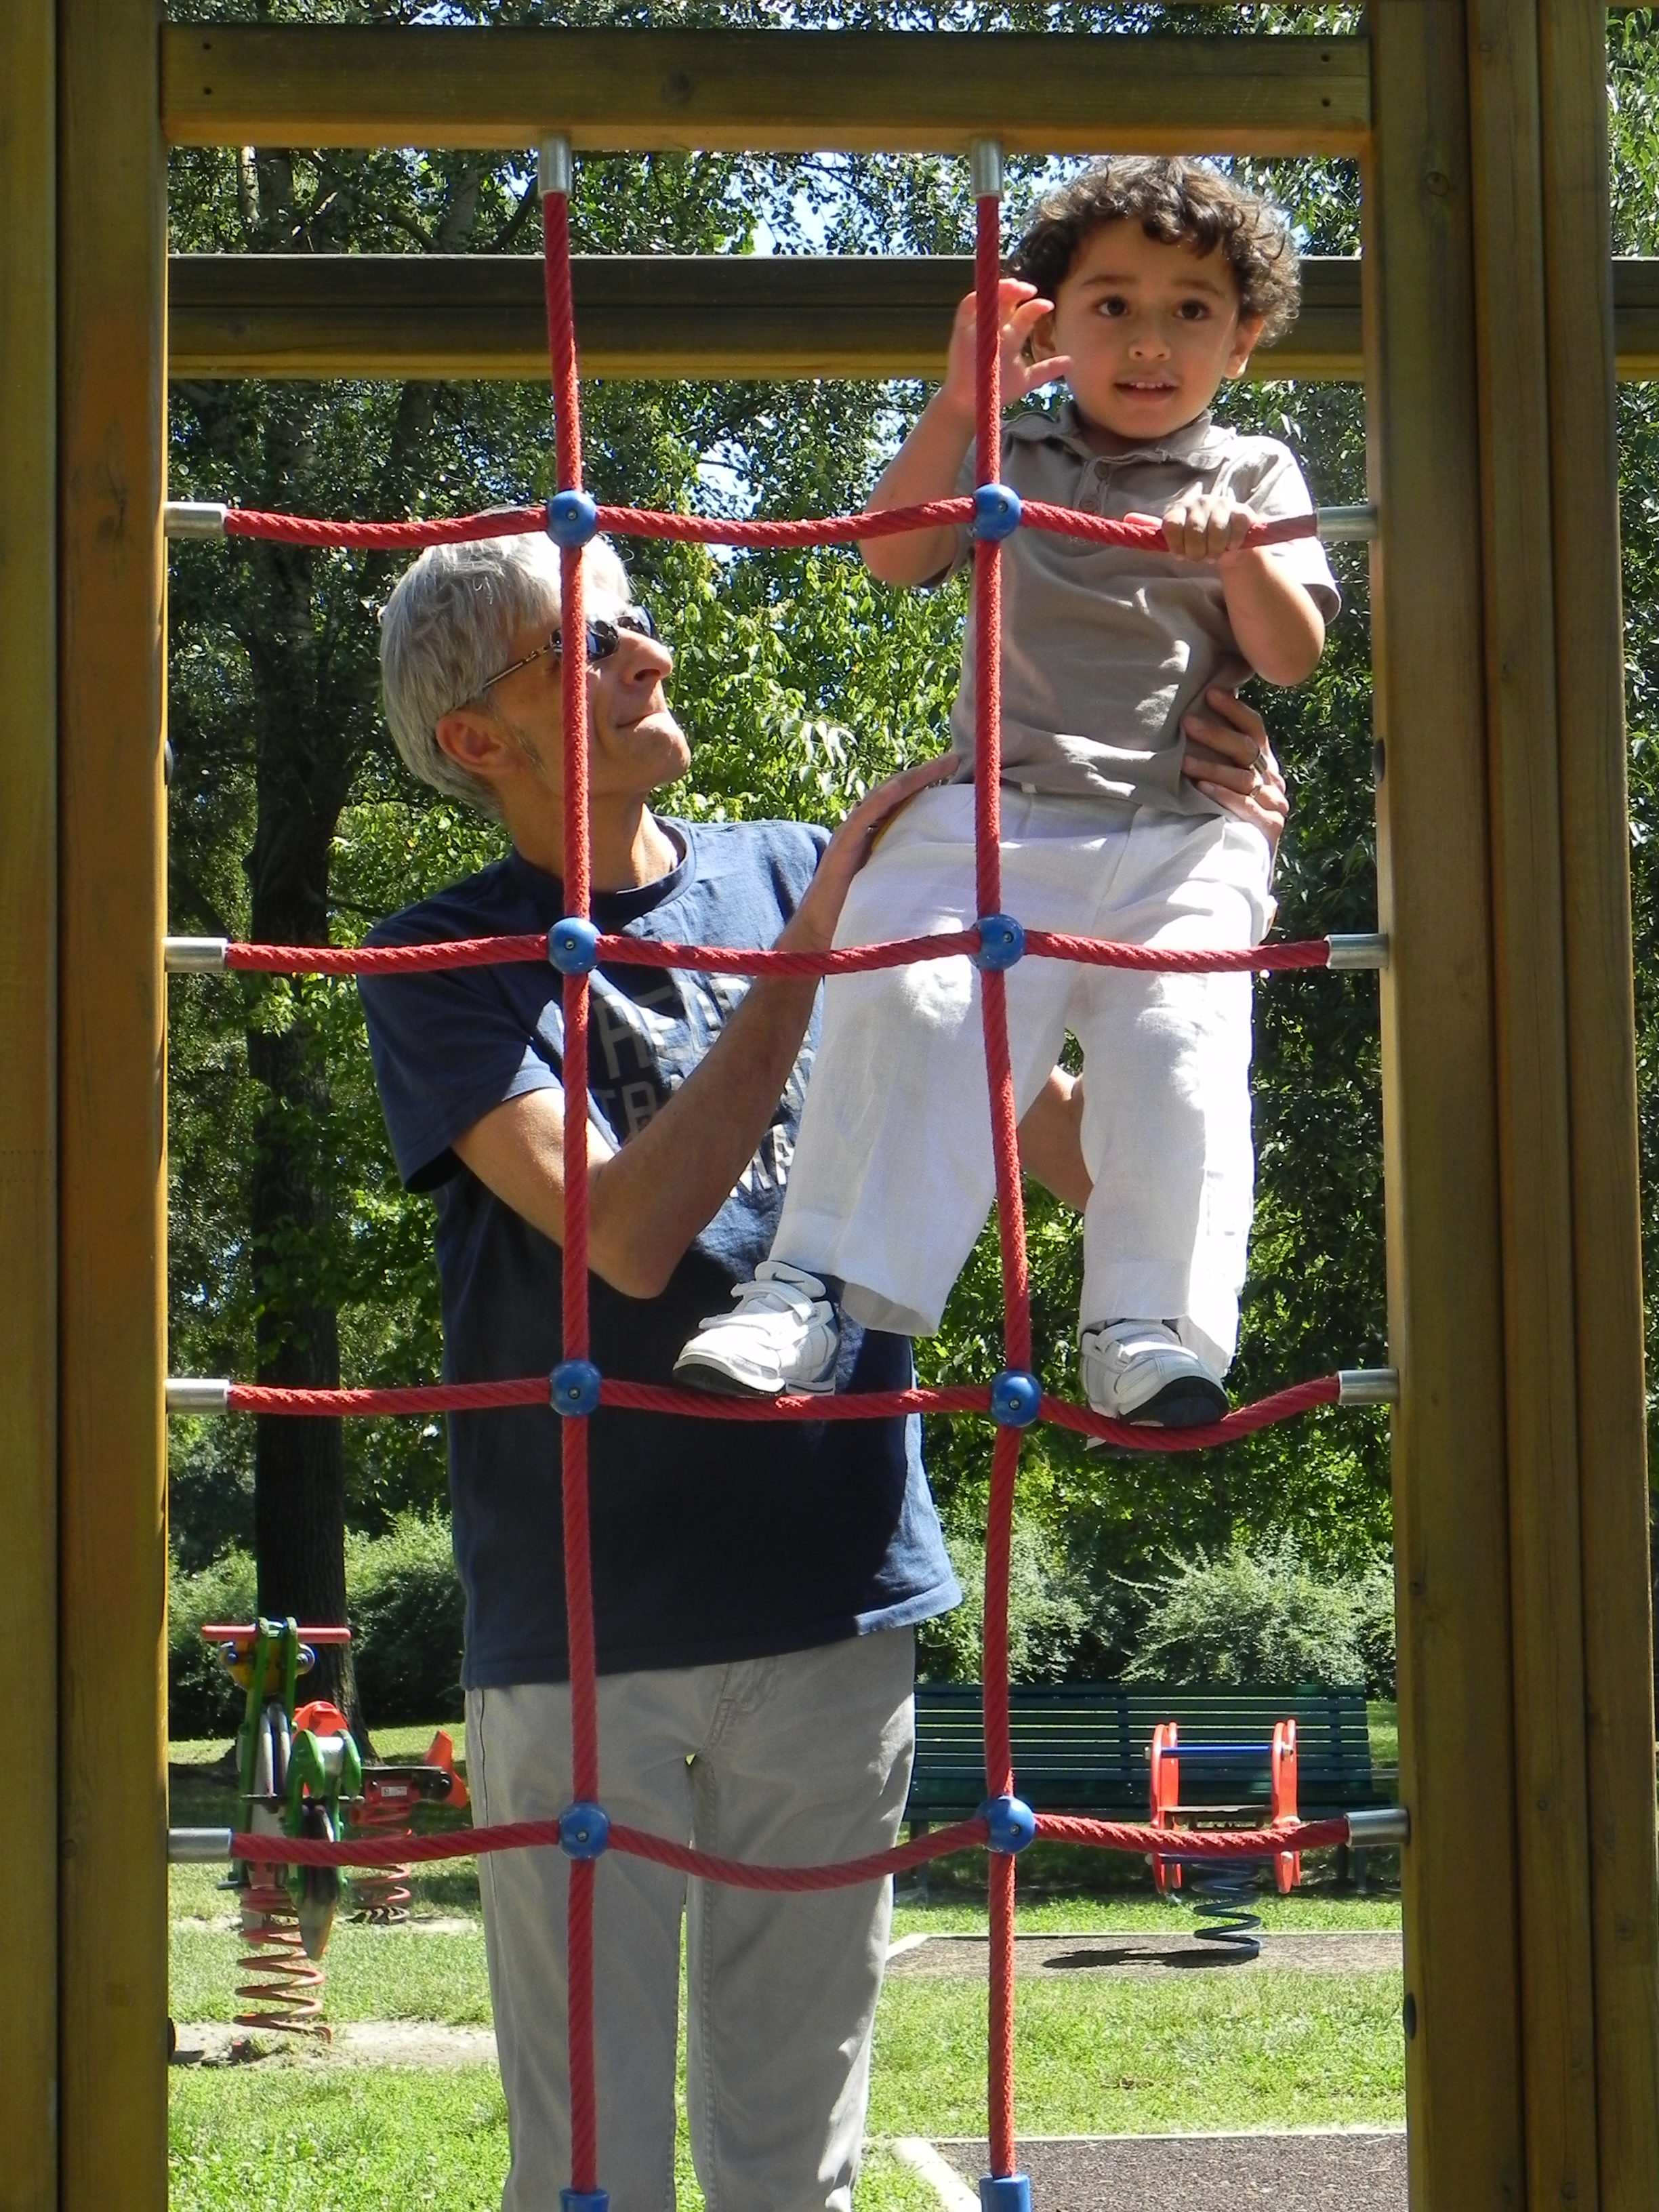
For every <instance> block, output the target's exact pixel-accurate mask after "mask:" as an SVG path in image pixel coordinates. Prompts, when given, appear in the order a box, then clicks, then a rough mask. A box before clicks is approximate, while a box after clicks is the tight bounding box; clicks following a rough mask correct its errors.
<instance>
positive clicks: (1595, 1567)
mask: <svg viewBox="0 0 1659 2212" xmlns="http://www.w3.org/2000/svg"><path fill="white" fill-rule="evenodd" d="M1539 36H1540V55H1539V66H1538V81H1539V83H1540V86H1541V143H1542V162H1541V168H1542V182H1543V189H1542V200H1543V207H1544V265H1545V270H1546V274H1547V295H1546V335H1547V345H1548V355H1549V442H1550V495H1551V518H1552V524H1553V552H1554V561H1555V624H1554V643H1555V663H1556V687H1557V697H1558V700H1559V715H1558V732H1557V735H1558V744H1559V760H1560V770H1559V784H1560V815H1561V818H1560V837H1561V884H1562V905H1563V924H1564V941H1565V985H1566V1015H1565V1027H1566V1041H1567V1075H1568V1085H1569V1102H1570V1107H1571V1188H1572V1206H1573V1246H1574V1297H1575V1304H1576V1316H1577V1326H1576V1328H1575V1330H1574V1332H1573V1342H1574V1350H1575V1353H1576V1357H1577V1367H1578V1437H1577V1443H1578V1468H1579V1500H1578V1503H1579V1516H1580V1539H1579V1549H1580V1557H1581V1560H1582V1568H1583V1588H1584V1603H1583V1618H1584V1700H1585V1706H1584V1709H1585V1723H1586V1756H1587V1761H1588V1777H1589V1854H1590V1857H1589V1873H1590V1899H1589V1906H1590V1929H1591V1939H1592V1945H1593V1959H1594V1967H1595V1973H1594V2002H1595V2100H1596V2140H1597V2160H1598V2166H1599V2176H1600V2184H1601V2204H1602V2206H1603V2208H1604V2212H1647V2208H1650V2207H1651V2206H1652V2205H1654V2204H1656V2203H1659V1909H1656V1906H1659V1869H1656V1864H1655V1844H1654V1819H1653V1803H1654V1762H1653V1663H1652V1624H1651V1618H1650V1614H1651V1597H1650V1588H1649V1583H1648V1571H1647V1557H1648V1553H1647V1545H1648V1483H1647V1466H1646V1435H1645V1423H1644V1389H1643V1374H1642V1251H1641V1218H1640V1201H1639V1197H1638V1186H1637V1139H1636V1054H1635V1035H1634V1028H1635V1023H1634V1012H1633V1008H1632V989H1631V981H1632V955H1631V927H1630V828H1629V808H1628V793H1627V789H1626V750H1625V720H1624V697H1623V684H1622V681H1621V678H1622V662H1623V635H1622V629H1621V623H1620V574H1619V513H1618V484H1617V454H1616V447H1615V440H1614V414H1613V357H1612V314H1611V297H1610V293H1611V288H1610V285H1609V283H1608V262H1607V255H1608V251H1609V246H1610V244H1611V238H1610V228H1611V227H1610V223H1609V220H1608V211H1607V19H1606V15H1605V13H1604V12H1603V10H1602V9H1601V7H1600V6H1599V5H1597V4H1596V0H1540V5H1539ZM1580 2201H1581V2203H1582V2201H1583V2198H1582V2194H1581V2200H1580Z"/></svg>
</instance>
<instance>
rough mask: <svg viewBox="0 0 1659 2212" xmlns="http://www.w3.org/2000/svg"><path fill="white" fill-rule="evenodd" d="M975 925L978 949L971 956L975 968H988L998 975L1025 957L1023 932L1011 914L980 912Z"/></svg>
mask: <svg viewBox="0 0 1659 2212" xmlns="http://www.w3.org/2000/svg"><path fill="white" fill-rule="evenodd" d="M977 927H978V929H979V951H977V952H975V954H974V955H973V956H972V957H973V963H974V965H975V968H988V969H991V970H992V971H993V973H994V974H998V975H1000V973H1001V971H1002V970H1003V969H1005V968H1012V966H1013V964H1014V963H1015V961H1016V960H1023V959H1024V957H1025V932H1024V929H1023V928H1022V927H1020V925H1019V923H1018V922H1017V921H1015V920H1014V917H1013V916H1012V915H1011V914H982V915H981V916H980V918H979V922H978V925H977Z"/></svg>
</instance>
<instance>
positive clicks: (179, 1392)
mask: <svg viewBox="0 0 1659 2212" xmlns="http://www.w3.org/2000/svg"><path fill="white" fill-rule="evenodd" d="M167 1411H168V1413H228V1412H229V1411H230V1382H229V1378H228V1376H210V1375H169V1376H168V1377H167Z"/></svg>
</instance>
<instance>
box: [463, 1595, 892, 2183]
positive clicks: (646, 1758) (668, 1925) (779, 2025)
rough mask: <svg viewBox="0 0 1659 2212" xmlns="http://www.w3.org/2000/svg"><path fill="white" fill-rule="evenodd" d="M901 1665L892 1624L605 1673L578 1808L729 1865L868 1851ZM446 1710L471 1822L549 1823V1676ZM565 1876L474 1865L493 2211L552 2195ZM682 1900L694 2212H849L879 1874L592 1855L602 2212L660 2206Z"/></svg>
mask: <svg viewBox="0 0 1659 2212" xmlns="http://www.w3.org/2000/svg"><path fill="white" fill-rule="evenodd" d="M914 1682H915V1635H914V1633H913V1632H912V1631H910V1630H909V1629H891V1630H887V1631H885V1632H881V1633H879V1634H877V1635H872V1636H864V1637H857V1638H852V1639H850V1640H848V1641H847V1642H843V1643H840V1644H825V1645H823V1646H822V1647H821V1648H820V1649H818V1650H811V1651H799V1652H791V1653H788V1654H787V1655H786V1656H782V1657H780V1658H771V1659H755V1660H747V1661H743V1662H737V1663H734V1664H732V1665H730V1666H721V1667H692V1668H674V1669H667V1670H664V1671H662V1672H652V1673H641V1674H616V1675H606V1676H605V1677H603V1678H602V1680H601V1681H600V1684H599V1772H600V1781H601V1790H600V1795H601V1798H602V1802H604V1804H605V1808H606V1810H607V1811H608V1812H609V1813H610V1814H611V1819H612V1820H617V1821H622V1822H625V1823H627V1824H628V1825H629V1826H635V1827H641V1828H648V1829H651V1830H653V1831H654V1832H656V1833H657V1834H659V1835H665V1836H671V1837H673V1838H676V1839H677V1840H678V1841H681V1842H687V1841H689V1842H692V1843H695V1844H697V1845H698V1846H699V1847H700V1848H701V1849H702V1850H708V1851H715V1852H719V1853H721V1854H723V1855H724V1856H726V1857H730V1858H744V1859H752V1860H757V1861H761V1862H768V1861H769V1862H770V1863H773V1864H775V1865H781V1866H790V1865H795V1866H800V1865H808V1864H812V1863H817V1862H818V1861H823V1860H830V1859H842V1858H856V1857H862V1855H863V1854H864V1853H865V1852H866V1851H872V1850H884V1849H885V1848H886V1847H887V1846H888V1845H889V1844H892V1843H894V1842H895V1841H896V1839H897V1836H898V1830H899V1822H900V1820H901V1818H902V1814H903V1811H904V1801H905V1796H906V1794H907V1792H908V1789H909V1786H910V1759H911V1753H912V1750H913V1748H914V1744H915V1709H914V1705H913V1701H912V1693H913V1686H914ZM466 1711H467V1753H468V1778H469V1781H470V1783H471V1788H472V1790H473V1794H474V1797H475V1800H476V1802H477V1808H478V1818H479V1820H480V1821H481V1822H494V1821H498V1820H551V1819H556V1818H557V1816H558V1815H559V1814H560V1813H562V1811H563V1810H564V1808H565V1807H566V1805H567V1804H568V1802H570V1794H571V1791H570V1693H569V1691H568V1688H566V1687H565V1686H562V1685H556V1684H549V1683H526V1684H521V1685H520V1686H517V1687H515V1688H513V1689H506V1690H473V1691H471V1692H468V1695H467V1701H466ZM567 1874H568V1863H567V1861H566V1859H565V1857H564V1855H563V1853H562V1851H559V1850H537V1851H502V1852H499V1853H496V1854H494V1855H492V1856H490V1857H486V1858H483V1859H481V1860H480V1861H479V1863H478V1878H479V1882H480V1885H481V1887H482V1890H483V1911H484V1935H485V1940H486V1946H487V1948H488V1953H489V1989H490V1996H491V1999H492V2002H493V2004H494V2008H495V2039H496V2045H497V2049H498V2051H499V2053H500V2057H501V2081H502V2085H503V2087H504V2088H505V2089H506V2092H507V2123H508V2134H509V2136H510V2139H511V2143H512V2152H513V2160H512V2166H511V2169H510V2171H509V2172H508V2175H507V2190H506V2194H505V2196H504V2197H503V2200H502V2202H503V2206H504V2208H505V2212H550V2207H552V2206H555V2205H556V2204H557V2203H558V2192H559V2191H560V2190H561V2189H562V2188H566V2187H568V2185H569V2180H570V2112H569V2085H568V2077H567V2074H566V2069H565V2002H566V1981H565V1899H566V1887H567ZM688 1888H689V1890H690V1899H689V1904H688V1898H687V1891H688ZM683 1914H684V1918H685V1923H686V1974H687V2007H686V2009H687V2081H686V2098H687V2103H688V2105H689V2107H690V2123H691V2145H692V2154H693V2157H694V2159H695V2160H696V2169H697V2178H698V2179H699V2181H700V2182H701V2183H702V2189H703V2195H704V2197H705V2199H706V2201H707V2203H708V2212H849V2208H850V2207H851V2204H852V2201H853V2184H854V2179H855V2177H856V2175H857V2172H858V2163H859V2155H860V2146H861V2143H862V2140H863V2135H864V2116H865V2109H866V2105H867V2103H868V2101H869V2084H870V2045H871V2039H872V2033H873V2030H874V2026H875V2014H876V1999H877V1996H878V1994H879V1991H880V1988H881V1974H882V1965H883V1961H884V1959H885V1957H886V1952H887V1936H888V1928H889V1923H890V1920H891V1917H892V1886H891V1884H890V1882H886V1881H883V1882H878V1883H877V1882H866V1883H864V1884H862V1885H861V1886H860V1887H857V1888H854V1889H836V1890H824V1891H821V1892H817V1893H813V1894H811V1895H805V1896H796V1897H769V1896H765V1895H762V1894H759V1893H756V1892H754V1891H751V1890H739V1889H731V1888H726V1887H722V1886H720V1885H719V1884H716V1883H705V1882H701V1881H693V1882H690V1884H688V1882H687V1881H686V1878H685V1877H684V1875H678V1874H676V1873H674V1872H672V1871H671V1869H668V1868H665V1867H657V1866H650V1865H647V1863H645V1862H644V1861H642V1860H640V1859H634V1858H624V1857H623V1855H622V1854H621V1853H620V1852H617V1851H608V1852H606V1853H605V1855H604V1857H601V1858H600V1860H599V1866H598V1872H597V1879H596V1882H595V1926H594V1961H595V1964H594V1978H593V1991H594V2015H595V2023H596V2040H597V2060H598V2093H599V2184H600V2186H601V2187H602V2188H604V2189H606V2190H608V2191H610V2193H611V2212H674V2075H675V2054H676V2047H677V2038H678V1995H679V1980H680V1923H681V1917H682V1915H683Z"/></svg>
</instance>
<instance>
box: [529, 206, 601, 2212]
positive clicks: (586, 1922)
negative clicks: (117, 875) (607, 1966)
mask: <svg viewBox="0 0 1659 2212" xmlns="http://www.w3.org/2000/svg"><path fill="white" fill-rule="evenodd" d="M542 226H543V267H544V276H545V283H546V290H547V339H548V352H549V356H550V360H551V362H552V372H553V408H554V425H555V434H556V441H557V445H556V450H557V458H558V473H559V489H560V490H561V491H580V489H581V482H582V450H581V404H580V395H579V392H578V389H577V381H576V328H575V318H574V308H573V304H572V301H571V294H570V203H569V199H568V195H567V194H566V193H565V192H562V191H550V192H548V193H546V194H545V195H544V197H543V201H542ZM559 603H560V624H561V631H562V638H563V643H564V653H563V664H562V665H563V683H562V691H563V700H562V711H563V739H564V745H563V752H564V910H565V913H566V914H567V915H582V916H586V913H587V910H588V904H589V866H588V857H589V856H588V823H587V653H586V642H587V632H586V610H585V608H584V605H583V599H582V556H581V552H580V549H572V548H568V547H567V548H566V549H564V550H562V552H561V554H560V556H559ZM563 1006H564V1097H565V1115H564V1357H565V1358H567V1359H586V1358H587V1354H588V1321H587V1111H586V1099H587V978H586V975H567V976H566V977H565V979H564V994H563ZM562 1442H563V1470H562V1471H563V1507H564V1604H565V1623H566V1631H567V1635H568V1644H569V1652H570V1755H571V1777H572V1783H573V1796H574V1797H575V1799H576V1800H577V1802H583V1803H592V1802H597V1801H598V1798H599V1681H598V1667H597V1662H596V1657H595V1652H594V1642H593V1583H592V1571H591V1566H590V1561H589V1530H588V1510H587V1419H586V1416H585V1415H580V1416H577V1417H574V1418H569V1417H567V1418H565V1419H563V1421H562ZM593 1875H594V1865H593V1862H592V1860H583V1859H577V1860H574V1861H572V1863H571V1865H570V1891H569V1908H568V1932H567V1943H566V1973H567V1980H568V2063H569V2068H570V2185H571V2188H572V2189H573V2190H574V2191H579V2192H591V2191H595V2190H597V2189H598V2187H599V2106H598V2097H597V2092H596V2086H595V2080H594V2057H593Z"/></svg>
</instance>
